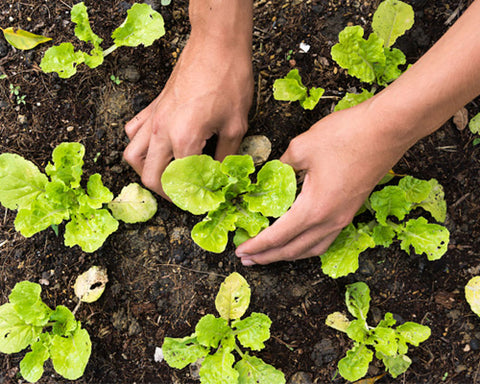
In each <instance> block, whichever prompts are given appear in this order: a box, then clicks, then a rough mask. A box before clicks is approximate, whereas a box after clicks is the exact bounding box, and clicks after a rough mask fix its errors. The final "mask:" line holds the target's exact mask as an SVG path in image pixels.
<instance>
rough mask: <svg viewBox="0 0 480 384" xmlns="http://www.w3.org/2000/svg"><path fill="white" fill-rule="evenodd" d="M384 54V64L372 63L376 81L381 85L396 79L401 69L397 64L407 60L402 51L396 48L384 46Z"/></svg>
mask: <svg viewBox="0 0 480 384" xmlns="http://www.w3.org/2000/svg"><path fill="white" fill-rule="evenodd" d="M384 54H385V64H377V65H374V68H375V74H376V77H377V82H378V84H379V85H382V86H386V85H387V84H388V83H391V82H392V81H393V80H396V79H398V78H399V77H400V75H401V74H402V70H401V69H400V68H398V66H399V65H403V64H405V63H406V62H407V59H406V57H405V55H404V54H403V52H402V51H400V50H399V49H397V48H393V49H390V48H385V49H384Z"/></svg>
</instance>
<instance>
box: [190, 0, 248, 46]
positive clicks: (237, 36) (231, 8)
mask: <svg viewBox="0 0 480 384" xmlns="http://www.w3.org/2000/svg"><path fill="white" fill-rule="evenodd" d="M189 15H190V23H191V26H192V35H191V37H192V38H195V39H200V40H202V41H204V42H206V43H210V42H213V43H215V44H220V45H222V46H224V47H226V48H230V49H232V50H242V51H243V52H247V53H248V54H249V55H251V49H252V28H253V1H252V0H191V1H190V6H189ZM205 54H209V53H208V52H205Z"/></svg>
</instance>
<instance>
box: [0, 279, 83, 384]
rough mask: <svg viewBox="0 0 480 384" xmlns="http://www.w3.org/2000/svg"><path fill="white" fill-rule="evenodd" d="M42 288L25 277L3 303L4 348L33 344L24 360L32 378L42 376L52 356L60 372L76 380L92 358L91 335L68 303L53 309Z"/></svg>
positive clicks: (0, 346) (0, 343) (0, 336)
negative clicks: (42, 294)
mask: <svg viewBox="0 0 480 384" xmlns="http://www.w3.org/2000/svg"><path fill="white" fill-rule="evenodd" d="M41 291H42V288H41V286H40V285H39V284H35V283H31V282H29V281H22V282H20V283H17V284H16V285H15V287H14V288H13V290H12V292H11V293H10V295H9V297H8V298H9V302H8V303H6V304H3V305H1V306H0V352H2V353H7V354H10V353H17V352H20V351H22V350H23V349H25V348H28V347H29V346H30V348H31V351H30V352H28V353H27V354H25V357H24V358H23V359H22V361H21V362H20V373H21V375H22V376H23V378H24V379H25V380H27V381H29V382H36V381H38V380H39V379H40V378H41V377H42V375H43V365H44V363H45V361H47V360H48V359H49V358H50V359H51V360H52V363H53V368H54V369H55V371H57V373H58V374H60V375H61V376H63V377H64V378H66V379H68V380H76V379H78V378H79V377H80V376H82V375H83V372H84V370H85V367H86V365H87V363H88V359H89V358H90V353H91V349H92V343H91V341H90V336H89V334H88V332H87V331H86V330H85V329H83V328H82V326H81V323H80V321H77V320H76V319H75V314H74V313H73V312H71V311H70V310H69V309H68V308H67V307H65V306H63V305H58V306H57V307H56V308H55V309H54V310H52V309H50V308H49V307H48V306H47V305H46V304H45V303H44V302H43V301H42V299H41V297H40V294H41Z"/></svg>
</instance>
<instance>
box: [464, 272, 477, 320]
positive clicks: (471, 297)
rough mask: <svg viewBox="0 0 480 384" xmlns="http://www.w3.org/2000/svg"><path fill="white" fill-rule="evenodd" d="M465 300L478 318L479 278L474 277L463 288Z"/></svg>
mask: <svg viewBox="0 0 480 384" xmlns="http://www.w3.org/2000/svg"><path fill="white" fill-rule="evenodd" d="M465 298H466V299H467V301H468V304H470V308H472V311H473V312H475V313H476V314H477V315H478V316H480V276H475V277H473V278H471V279H470V281H469V282H468V283H467V285H466V286H465Z"/></svg>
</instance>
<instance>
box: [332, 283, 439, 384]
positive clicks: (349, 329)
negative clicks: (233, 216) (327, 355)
mask: <svg viewBox="0 0 480 384" xmlns="http://www.w3.org/2000/svg"><path fill="white" fill-rule="evenodd" d="M345 302H346V304H347V309H348V312H350V314H351V315H352V316H353V317H355V320H352V321H350V320H349V319H348V318H347V316H345V315H344V314H343V313H341V312H335V313H332V314H330V315H328V316H327V319H326V321H325V323H326V324H327V325H328V326H330V327H332V328H335V329H337V330H339V331H342V332H345V333H346V334H347V335H348V337H349V338H350V339H352V340H353V342H354V346H353V348H352V349H350V350H349V351H348V352H347V354H346V356H345V357H344V358H343V359H341V360H340V361H339V362H338V371H339V373H340V375H341V376H342V377H343V378H344V379H346V380H349V381H356V380H359V379H361V378H362V377H364V376H365V375H366V374H367V371H368V366H369V364H370V362H371V361H372V360H373V354H374V352H375V357H376V358H377V359H379V360H381V361H382V362H383V364H384V365H385V370H386V371H388V372H389V373H390V375H392V377H394V378H395V377H397V376H399V375H401V374H402V373H404V372H405V371H406V370H407V369H408V367H409V366H410V364H411V363H412V360H410V358H409V357H408V356H407V352H408V345H407V344H411V345H414V346H416V347H418V345H419V344H420V343H422V342H424V341H425V340H427V339H428V338H429V337H430V333H431V332H430V328H429V327H427V326H425V325H421V324H417V323H415V322H406V323H403V324H401V325H399V326H397V327H396V328H393V326H394V325H395V324H396V320H395V319H394V318H393V315H392V314H391V313H390V312H387V313H386V314H385V317H384V319H383V320H382V321H380V322H379V323H378V325H377V326H376V327H371V326H369V325H368V324H367V314H368V311H369V309H370V289H369V288H368V286H367V284H365V283H363V282H357V283H354V284H350V285H347V290H346V293H345Z"/></svg>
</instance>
